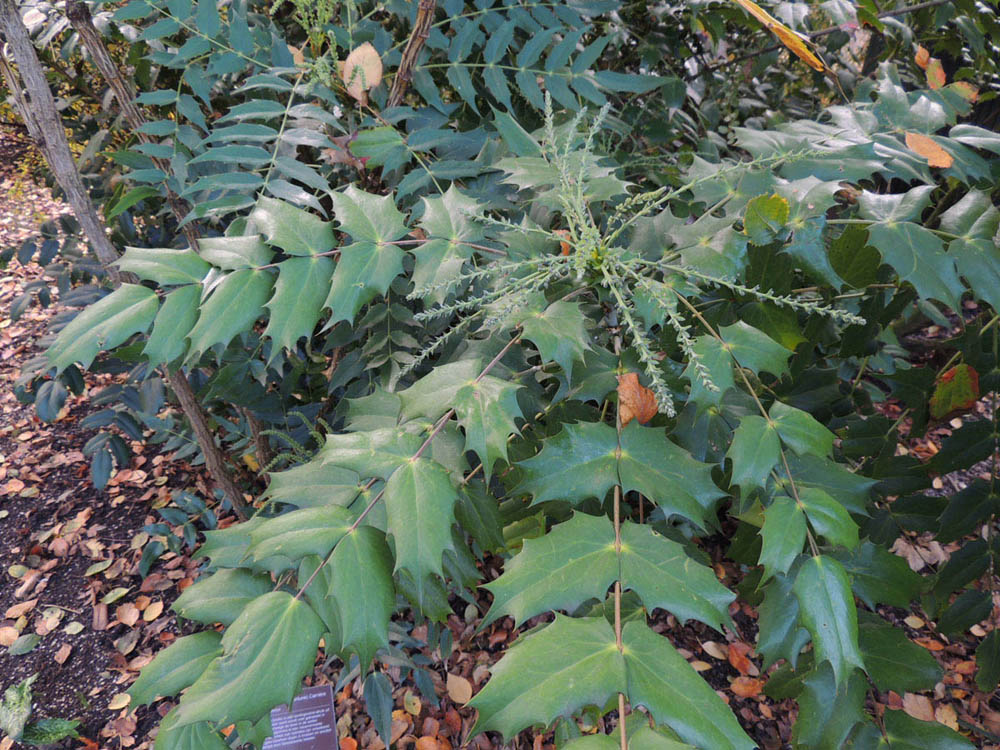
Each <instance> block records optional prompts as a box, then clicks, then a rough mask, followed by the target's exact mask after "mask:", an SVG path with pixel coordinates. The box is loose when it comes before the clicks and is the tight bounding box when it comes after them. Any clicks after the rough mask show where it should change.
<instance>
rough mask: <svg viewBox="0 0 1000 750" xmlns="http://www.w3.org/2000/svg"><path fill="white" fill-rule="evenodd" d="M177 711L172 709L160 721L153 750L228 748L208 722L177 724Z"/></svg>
mask: <svg viewBox="0 0 1000 750" xmlns="http://www.w3.org/2000/svg"><path fill="white" fill-rule="evenodd" d="M177 711H178V709H176V708H174V709H172V710H171V711H170V713H168V714H167V715H166V716H165V717H164V719H163V721H161V722H160V728H159V730H158V731H157V733H156V743H155V744H154V745H153V750H228V748H229V743H227V742H226V740H225V738H224V737H223V736H222V735H221V734H219V733H218V732H217V731H215V730H214V729H212V727H211V725H210V724H209V723H208V722H205V721H199V722H197V723H195V724H187V725H185V726H177Z"/></svg>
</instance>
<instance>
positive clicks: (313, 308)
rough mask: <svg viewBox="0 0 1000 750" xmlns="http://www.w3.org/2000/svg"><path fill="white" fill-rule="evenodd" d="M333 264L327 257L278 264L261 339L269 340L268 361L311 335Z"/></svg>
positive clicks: (295, 259) (328, 284) (317, 318)
mask: <svg viewBox="0 0 1000 750" xmlns="http://www.w3.org/2000/svg"><path fill="white" fill-rule="evenodd" d="M332 275H333V261H332V260H330V259H329V258H324V257H322V256H320V257H314V258H289V259H288V260H285V261H282V262H281V263H279V264H278V280H277V281H276V282H275V284H274V295H273V296H272V297H271V299H270V300H268V302H267V309H268V311H269V312H270V315H269V316H268V321H267V328H265V329H264V336H265V337H266V338H269V339H271V341H272V342H273V349H272V351H271V357H270V359H271V361H274V359H275V358H276V357H277V356H278V355H280V353H281V350H282V349H293V348H294V347H295V344H296V343H298V340H299V339H300V338H302V337H303V336H304V337H306V338H308V337H309V336H311V335H312V332H313V328H315V327H316V323H317V321H319V316H320V312H321V310H322V308H323V301H324V300H325V299H326V295H327V292H328V290H329V288H330V277H331V276H332Z"/></svg>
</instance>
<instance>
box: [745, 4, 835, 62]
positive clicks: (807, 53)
mask: <svg viewBox="0 0 1000 750" xmlns="http://www.w3.org/2000/svg"><path fill="white" fill-rule="evenodd" d="M734 2H735V3H736V4H737V5H739V6H740V7H741V8H743V10H745V11H746V12H747V13H749V14H750V15H751V16H753V17H754V18H756V19H757V20H758V21H760V22H761V24H763V26H764V28H765V29H767V30H768V31H770V32H771V33H772V34H774V35H775V36H776V37H778V41H780V42H781V43H782V44H783V45H785V47H787V48H788V50H789V51H790V52H792V53H793V54H794V55H795V56H796V57H798V58H799V59H801V60H803V61H805V62H806V63H807V64H808V65H809V66H810V67H812V68H815V69H816V70H820V71H822V70H826V66H825V65H823V61H822V60H820V59H819V58H818V57H816V55H814V54H813V53H812V50H810V49H809V47H808V45H807V44H806V41H805V39H803V38H802V37H801V36H799V35H798V34H797V33H795V32H794V31H792V30H791V29H790V28H788V27H787V26H785V24H783V23H781V21H779V20H778V19H776V18H775V17H774V16H772V15H771V14H770V13H768V12H767V11H766V10H764V9H763V8H761V7H760V6H759V5H757V3H755V2H752V0H734Z"/></svg>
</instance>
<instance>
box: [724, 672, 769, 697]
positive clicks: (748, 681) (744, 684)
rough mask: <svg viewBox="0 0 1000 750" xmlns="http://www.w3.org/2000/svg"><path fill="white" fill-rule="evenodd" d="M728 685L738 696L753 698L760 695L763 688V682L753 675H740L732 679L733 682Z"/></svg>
mask: <svg viewBox="0 0 1000 750" xmlns="http://www.w3.org/2000/svg"><path fill="white" fill-rule="evenodd" d="M729 687H730V689H731V690H732V691H733V692H734V693H735V694H736V695H738V696H739V697H740V698H753V697H754V696H756V695H760V692H761V690H763V689H764V683H763V682H761V681H760V680H755V679H754V678H753V677H743V676H740V677H737V678H736V679H735V680H733V684H732V685H730V686H729Z"/></svg>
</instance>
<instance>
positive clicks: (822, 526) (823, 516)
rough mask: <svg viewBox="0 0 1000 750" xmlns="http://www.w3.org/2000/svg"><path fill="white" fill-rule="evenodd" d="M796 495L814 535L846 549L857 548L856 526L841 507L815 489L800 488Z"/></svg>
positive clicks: (821, 491)
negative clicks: (814, 532) (813, 530)
mask: <svg viewBox="0 0 1000 750" xmlns="http://www.w3.org/2000/svg"><path fill="white" fill-rule="evenodd" d="M798 493H799V502H801V503H802V507H803V509H804V510H805V512H806V517H807V518H808V519H809V523H810V525H812V527H813V529H815V531H816V533H818V534H819V535H820V536H823V537H826V539H827V541H829V542H832V543H833V544H839V545H842V546H844V547H847V548H848V549H854V548H855V547H857V546H858V525H857V524H856V523H854V521H853V519H852V518H851V516H850V514H849V513H848V512H847V510H846V509H845V508H844V506H843V505H841V504H840V503H838V502H837V501H836V500H834V499H833V498H832V497H830V496H829V495H828V494H826V493H825V492H823V490H819V489H816V488H815V487H800V488H798Z"/></svg>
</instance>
